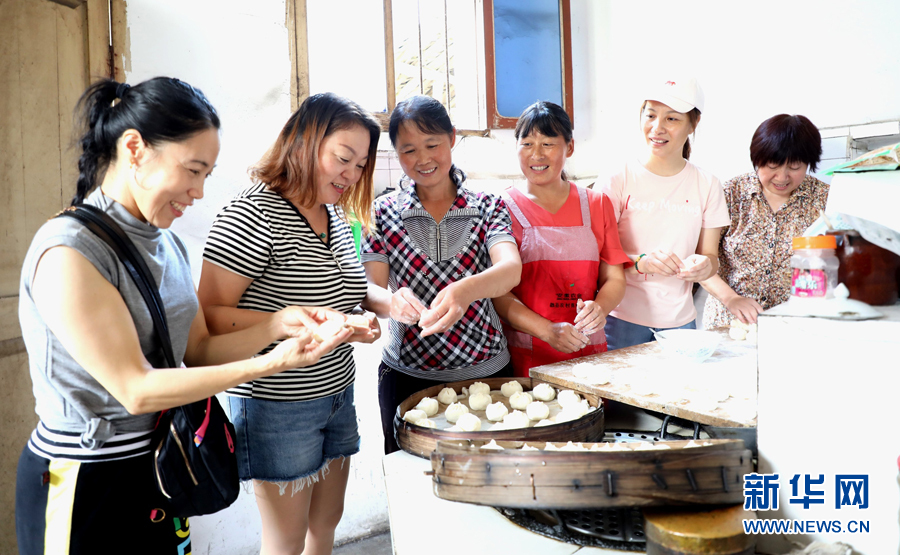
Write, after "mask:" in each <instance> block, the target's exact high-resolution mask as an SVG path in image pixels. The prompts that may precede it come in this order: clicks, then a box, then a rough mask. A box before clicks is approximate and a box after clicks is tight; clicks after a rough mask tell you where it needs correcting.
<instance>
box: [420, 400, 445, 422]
mask: <svg viewBox="0 0 900 555" xmlns="http://www.w3.org/2000/svg"><path fill="white" fill-rule="evenodd" d="M416 408H417V409H419V410H420V411H423V412H424V413H425V415H426V416H428V417H429V418H430V417H432V416H434V415H435V414H437V413H438V410H440V408H441V405H440V404H439V403H438V401H437V399H434V398H432V397H422V400H421V401H419V404H418V405H416Z"/></svg>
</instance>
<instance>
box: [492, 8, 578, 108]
mask: <svg viewBox="0 0 900 555" xmlns="http://www.w3.org/2000/svg"><path fill="white" fill-rule="evenodd" d="M561 48H562V42H561V36H560V14H559V0H494V55H495V58H496V88H497V111H498V112H499V113H500V115H501V116H504V117H510V118H517V117H519V115H520V114H521V113H522V111H523V110H524V109H525V108H527V107H528V106H530V105H531V104H533V103H534V102H535V101H537V100H549V101H550V102H555V103H556V104H559V105H560V106H564V103H563V90H562V79H561V76H562V56H561Z"/></svg>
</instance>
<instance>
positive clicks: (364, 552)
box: [333, 532, 394, 555]
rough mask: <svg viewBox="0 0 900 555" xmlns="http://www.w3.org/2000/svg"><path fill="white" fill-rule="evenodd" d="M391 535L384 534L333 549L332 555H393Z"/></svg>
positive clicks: (388, 533)
mask: <svg viewBox="0 0 900 555" xmlns="http://www.w3.org/2000/svg"><path fill="white" fill-rule="evenodd" d="M393 553H394V550H393V548H391V533H390V532H385V533H383V534H379V535H377V536H372V537H369V538H366V539H364V540H360V541H358V542H354V543H348V544H344V545H342V546H340V547H336V548H334V553H333V555H393Z"/></svg>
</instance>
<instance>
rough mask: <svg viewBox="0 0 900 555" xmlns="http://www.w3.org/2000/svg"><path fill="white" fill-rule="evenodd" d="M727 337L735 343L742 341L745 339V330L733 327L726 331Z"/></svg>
mask: <svg viewBox="0 0 900 555" xmlns="http://www.w3.org/2000/svg"><path fill="white" fill-rule="evenodd" d="M728 336H729V337H730V338H732V339H734V340H735V341H743V340H745V339H747V330H746V329H744V328H738V327H733V328H731V329H730V330H728Z"/></svg>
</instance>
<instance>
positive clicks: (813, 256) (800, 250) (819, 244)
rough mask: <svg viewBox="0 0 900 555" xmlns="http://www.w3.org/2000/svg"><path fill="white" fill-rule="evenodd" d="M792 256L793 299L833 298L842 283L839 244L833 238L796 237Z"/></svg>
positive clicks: (793, 242) (823, 236) (830, 236)
mask: <svg viewBox="0 0 900 555" xmlns="http://www.w3.org/2000/svg"><path fill="white" fill-rule="evenodd" d="M791 247H792V248H793V250H794V254H793V256H791V296H793V297H794V298H797V297H800V298H813V299H830V298H832V297H834V288H835V287H837V284H838V265H839V262H838V258H837V255H836V254H835V249H836V248H837V242H836V241H835V238H834V236H832V235H816V236H815V237H794V239H793V241H792V242H791Z"/></svg>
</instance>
